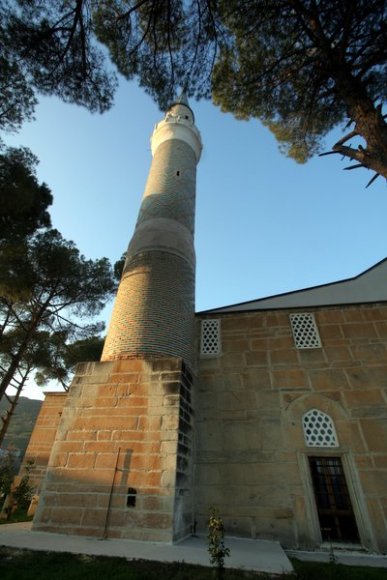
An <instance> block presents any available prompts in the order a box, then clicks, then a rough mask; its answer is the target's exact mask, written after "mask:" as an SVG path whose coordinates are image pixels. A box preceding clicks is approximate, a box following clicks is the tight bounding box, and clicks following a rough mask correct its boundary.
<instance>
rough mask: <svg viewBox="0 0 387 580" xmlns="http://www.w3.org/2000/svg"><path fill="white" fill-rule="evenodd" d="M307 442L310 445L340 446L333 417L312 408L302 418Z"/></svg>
mask: <svg viewBox="0 0 387 580" xmlns="http://www.w3.org/2000/svg"><path fill="white" fill-rule="evenodd" d="M302 426H303V428H304V436H305V442H306V444H307V446H308V447H338V446H339V442H338V440H337V435H336V430H335V426H334V424H333V421H332V419H331V418H330V417H329V416H328V415H326V414H325V413H323V412H322V411H319V410H318V409H311V410H310V411H308V412H307V413H305V415H304V416H303V418H302Z"/></svg>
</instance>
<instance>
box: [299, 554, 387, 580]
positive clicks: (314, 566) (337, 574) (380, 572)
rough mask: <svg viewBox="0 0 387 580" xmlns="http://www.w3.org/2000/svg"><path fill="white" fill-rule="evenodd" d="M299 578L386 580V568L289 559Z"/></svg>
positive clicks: (311, 579) (312, 579)
mask: <svg viewBox="0 0 387 580" xmlns="http://www.w3.org/2000/svg"><path fill="white" fill-rule="evenodd" d="M291 561H292V564H293V568H294V569H295V571H296V573H297V578H298V579H299V580H386V579H387V570H386V568H370V567H365V566H344V565H342V564H323V563H321V562H301V561H300V560H296V559H293V558H292V559H291Z"/></svg>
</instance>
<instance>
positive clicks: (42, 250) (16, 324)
mask: <svg viewBox="0 0 387 580" xmlns="http://www.w3.org/2000/svg"><path fill="white" fill-rule="evenodd" d="M25 264H26V269H27V273H25V274H23V277H24V279H28V280H29V285H28V290H27V288H26V287H25V291H24V292H23V294H22V295H20V293H19V292H16V293H14V292H13V291H12V283H11V282H12V278H13V272H11V273H10V274H9V272H7V271H5V272H4V273H3V278H5V283H4V284H3V288H2V292H1V301H0V316H1V322H2V326H1V335H2V336H1V335H0V338H2V355H3V356H2V363H3V364H2V368H1V381H0V397H1V396H2V395H3V394H4V393H5V391H6V389H7V387H8V386H9V385H10V384H11V381H12V380H13V378H14V376H15V373H16V372H17V371H18V369H19V370H20V367H23V365H27V366H30V367H32V366H34V367H35V368H36V366H41V367H44V366H45V365H49V364H50V361H53V360H54V358H55V356H56V353H57V351H58V350H60V348H59V347H60V345H61V344H62V343H65V342H66V341H71V340H77V339H78V340H79V339H83V338H86V337H88V336H90V335H94V334H95V333H96V332H99V331H100V330H101V326H100V325H98V324H97V325H96V324H94V317H95V316H96V315H97V314H98V313H99V312H100V311H101V309H102V308H103V307H104V306H105V303H106V301H107V300H108V299H109V298H110V297H111V295H112V293H113V291H114V289H115V281H114V277H113V273H112V268H111V265H110V263H109V261H108V260H107V259H106V258H102V259H99V260H86V258H85V257H84V256H82V255H81V254H80V253H79V250H78V249H77V248H76V246H75V245H74V243H73V242H69V241H67V240H65V239H63V237H62V236H61V235H60V233H59V232H58V231H56V230H51V229H49V230H45V231H43V232H39V233H37V234H35V235H34V236H33V237H32V238H31V239H29V241H28V244H27V253H26V259H25ZM8 274H9V276H8ZM7 276H8V278H7ZM42 359H43V360H42ZM38 363H39V364H38Z"/></svg>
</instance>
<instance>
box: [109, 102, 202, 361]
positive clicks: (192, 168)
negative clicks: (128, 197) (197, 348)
mask: <svg viewBox="0 0 387 580" xmlns="http://www.w3.org/2000/svg"><path fill="white" fill-rule="evenodd" d="M151 148H152V155H153V160H152V164H151V168H150V172H149V176H148V180H147V183H146V187H145V191H144V195H143V200H142V204H141V208H140V212H139V216H138V219H137V224H136V229H135V232H134V235H133V238H132V240H131V242H130V244H129V247H128V251H127V255H126V261H125V266H124V270H123V274H122V279H121V283H120V286H119V289H118V292H117V297H116V301H115V305H114V309H113V314H112V318H111V323H110V327H109V331H108V334H107V337H106V342H105V347H104V350H103V354H102V358H101V361H109V360H116V359H123V358H131V357H137V356H142V355H156V356H175V357H181V358H182V359H183V360H184V361H185V362H186V363H187V364H188V366H190V367H191V368H192V363H193V321H194V292H195V251H194V243H193V236H194V221H195V183H196V165H197V163H198V161H199V159H200V154H201V149H202V144H201V138H200V133H199V131H198V129H197V128H196V126H195V121H194V114H193V112H192V110H191V108H190V106H189V104H188V101H187V98H186V96H185V94H184V93H182V95H181V96H180V98H179V99H178V100H177V101H176V102H175V103H174V104H172V105H171V106H170V107H169V109H168V111H167V112H166V115H165V118H164V119H163V120H162V121H161V122H160V123H158V124H157V125H156V127H155V129H154V132H153V135H152V137H151Z"/></svg>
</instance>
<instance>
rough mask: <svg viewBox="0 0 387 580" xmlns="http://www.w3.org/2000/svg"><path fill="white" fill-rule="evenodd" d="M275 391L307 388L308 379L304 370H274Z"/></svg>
mask: <svg viewBox="0 0 387 580" xmlns="http://www.w3.org/2000/svg"><path fill="white" fill-rule="evenodd" d="M272 377H273V388H274V389H302V388H307V387H308V383H307V377H306V374H305V371H304V370H302V369H286V370H273V371H272Z"/></svg>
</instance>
